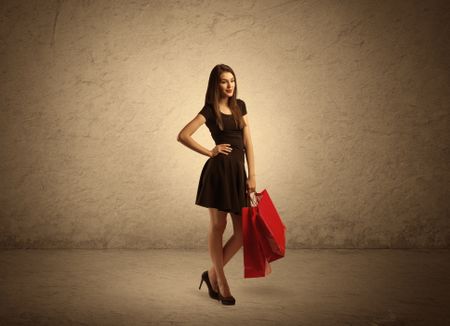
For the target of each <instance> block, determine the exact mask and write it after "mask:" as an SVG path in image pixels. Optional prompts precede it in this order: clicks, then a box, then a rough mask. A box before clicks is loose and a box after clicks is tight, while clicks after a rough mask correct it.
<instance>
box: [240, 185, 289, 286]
mask: <svg viewBox="0 0 450 326" xmlns="http://www.w3.org/2000/svg"><path fill="white" fill-rule="evenodd" d="M255 197H256V198H255V200H253V202H252V203H251V205H250V206H249V207H243V208H242V230H243V240H244V241H243V247H244V278H250V277H263V276H266V275H268V274H270V273H271V271H272V270H271V267H270V264H269V262H272V261H274V260H276V259H279V258H281V257H284V255H285V244H286V240H285V231H286V226H285V225H284V224H283V222H282V221H281V218H280V216H279V214H278V212H277V210H276V208H275V205H274V204H273V202H272V200H271V198H270V196H269V193H268V192H267V190H266V189H264V190H263V191H262V192H261V193H255Z"/></svg>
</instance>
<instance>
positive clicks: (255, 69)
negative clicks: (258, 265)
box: [0, 0, 450, 248]
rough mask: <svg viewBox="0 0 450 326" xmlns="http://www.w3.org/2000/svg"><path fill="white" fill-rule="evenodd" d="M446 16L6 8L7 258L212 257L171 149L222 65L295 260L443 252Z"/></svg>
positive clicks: (260, 8)
mask: <svg viewBox="0 0 450 326" xmlns="http://www.w3.org/2000/svg"><path fill="white" fill-rule="evenodd" d="M449 9H450V6H449V2H447V1H331V0H330V1H268V0H266V1H162V0H161V1H143V0H142V1H133V2H132V3H131V2H128V1H106V0H105V1H75V0H71V1H16V0H11V1H2V3H1V5H0V14H1V17H2V18H1V20H0V23H1V36H0V51H1V53H0V56H1V57H0V58H1V72H0V73H1V84H0V87H1V89H0V90H1V116H0V127H1V129H0V135H1V137H0V141H1V143H0V145H1V161H0V178H1V185H2V187H1V190H0V206H1V208H0V209H1V210H0V218H1V224H0V246H1V247H3V248H6V247H9V248H62V247H69V248H70V247H78V248H81V247H82V248H115V247H127V248H150V247H151V248H165V247H206V246H207V228H208V223H209V216H208V212H207V209H206V208H203V207H199V206H196V205H195V204H194V200H195V194H196V189H197V184H198V179H199V176H200V172H201V168H202V166H203V164H204V162H205V161H206V159H207V157H206V156H202V155H200V154H197V153H195V152H193V151H191V150H189V149H188V148H187V147H184V146H183V145H181V144H180V143H178V142H177V141H176V136H177V133H178V131H179V130H180V129H181V128H182V127H183V126H184V125H185V124H186V123H187V122H188V121H189V120H190V119H192V118H193V117H194V116H195V115H196V114H197V112H198V111H200V109H201V108H202V106H203V100H204V95H205V91H206V85H207V80H208V77H209V73H210V70H211V69H212V67H213V66H214V65H215V64H218V63H226V64H228V65H230V66H231V67H233V69H234V70H235V72H236V74H237V86H238V94H237V95H238V97H240V98H242V99H244V100H245V101H246V103H247V109H248V117H249V120H250V124H251V130H252V135H253V142H254V148H255V151H256V172H257V190H259V191H260V190H262V189H264V188H266V189H268V191H269V193H270V195H271V197H272V199H273V201H274V202H275V204H276V206H277V207H278V209H279V213H280V215H281V217H282V219H283V221H284V222H285V224H286V227H287V234H286V236H287V246H288V247H290V248H294V247H296V248H300V247H301V248H303V247H304V248H309V247H320V248H325V247H333V248H349V247H358V248H374V247H382V248H385V247H390V248H398V247H402V248H424V247H435V248H437V247H441V248H448V247H449V245H450V222H449V199H448V198H449V184H450V170H449V143H450V140H449V139H450V138H449V129H450V128H449V103H450V100H449V86H450V85H449V84H450V83H449V75H448V72H449V59H448V58H449V55H450V53H449V52H450V51H449V42H448V39H449V29H448V26H449V25H448V21H449V14H448V13H449ZM194 138H195V139H196V140H197V141H198V142H199V143H201V144H202V145H204V146H205V147H209V148H212V146H213V144H214V143H213V141H212V139H211V137H210V134H209V132H208V130H207V129H206V126H203V127H202V128H201V129H200V130H199V131H198V133H197V134H195V135H194ZM228 218H229V225H228V229H227V231H226V234H225V236H229V235H230V234H231V229H232V228H231V219H230V217H228Z"/></svg>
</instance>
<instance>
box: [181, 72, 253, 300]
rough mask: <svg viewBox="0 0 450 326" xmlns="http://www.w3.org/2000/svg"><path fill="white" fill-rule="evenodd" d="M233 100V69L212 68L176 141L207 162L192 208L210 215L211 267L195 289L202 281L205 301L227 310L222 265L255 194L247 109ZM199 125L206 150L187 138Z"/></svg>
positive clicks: (237, 243) (227, 293)
mask: <svg viewBox="0 0 450 326" xmlns="http://www.w3.org/2000/svg"><path fill="white" fill-rule="evenodd" d="M236 96H237V84H236V75H235V74H234V72H233V70H232V69H231V68H230V67H229V66H227V65H224V64H219V65H216V66H215V67H214V68H213V69H212V71H211V74H210V76H209V82H208V89H207V91H206V96H205V105H204V106H203V108H202V109H201V111H200V112H199V113H198V114H197V116H196V117H195V118H194V119H193V120H192V121H190V122H189V123H188V124H187V125H186V126H185V127H184V128H183V129H182V130H181V131H180V133H179V134H178V138H177V140H178V141H179V142H181V143H182V144H184V145H185V146H187V147H189V148H190V149H192V150H194V151H196V152H198V153H200V154H203V155H206V156H208V157H209V159H208V160H207V161H206V163H205V164H204V166H203V169H202V172H201V175H200V180H199V184H198V189H197V197H196V200H195V204H196V205H199V206H203V207H207V208H208V210H209V216H210V224H209V229H208V247H209V253H210V255H211V260H212V264H213V266H212V267H211V268H210V269H209V270H207V271H205V272H203V274H202V276H201V281H200V286H199V289H200V288H201V286H202V283H203V281H205V283H206V285H207V286H208V292H209V296H210V297H211V298H213V299H217V300H219V301H220V302H221V303H222V304H228V305H233V304H235V302H236V300H235V298H234V297H233V296H232V295H231V292H230V287H229V285H228V282H227V279H226V277H225V272H224V266H225V264H226V263H227V262H228V261H229V260H230V259H231V258H232V257H233V255H234V254H235V253H236V252H237V251H238V250H239V248H241V246H242V243H243V239H242V220H241V208H242V207H244V206H247V196H248V195H249V194H250V192H254V191H255V189H256V179H255V160H254V154H253V144H252V140H251V136H250V128H249V121H248V117H247V115H246V114H247V108H246V106H245V102H244V101H242V100H240V99H237V98H236ZM204 123H205V124H206V126H207V127H208V129H209V131H210V132H211V136H212V138H213V139H214V142H215V144H216V146H214V148H213V149H211V150H208V149H207V148H205V147H203V146H202V145H200V144H199V143H197V142H196V141H195V140H194V139H193V138H192V137H191V136H192V134H194V132H195V131H197V129H198V128H199V127H200V126H201V125H202V124H204ZM244 154H245V156H246V159H247V168H248V174H249V176H248V177H247V173H246V172H245V166H244ZM228 213H230V215H231V218H232V221H233V235H232V236H231V238H230V239H229V240H228V242H227V243H226V244H225V246H224V247H223V248H222V236H223V232H224V231H225V228H226V225H227V214H228Z"/></svg>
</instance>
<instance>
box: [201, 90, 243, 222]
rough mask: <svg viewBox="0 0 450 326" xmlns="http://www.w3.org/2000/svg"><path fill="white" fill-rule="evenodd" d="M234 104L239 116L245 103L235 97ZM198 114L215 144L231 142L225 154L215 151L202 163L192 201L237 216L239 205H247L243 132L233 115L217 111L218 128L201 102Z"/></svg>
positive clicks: (240, 207) (208, 108)
mask: <svg viewBox="0 0 450 326" xmlns="http://www.w3.org/2000/svg"><path fill="white" fill-rule="evenodd" d="M237 103H238V106H239V108H240V110H241V113H242V115H245V114H247V109H246V106H245V102H244V101H242V100H240V99H237ZM199 114H202V115H203V116H204V117H205V119H206V126H207V127H208V129H209V131H210V132H211V136H212V138H213V139H214V142H215V144H216V145H218V144H231V147H232V151H231V152H230V153H228V155H227V154H222V153H219V154H218V155H216V156H214V157H210V158H209V159H208V160H207V161H206V162H205V164H204V166H203V169H202V172H201V175H200V180H199V183H198V189H197V197H196V200H195V204H196V205H199V206H203V207H214V208H217V209H218V210H220V211H223V212H231V213H234V214H237V215H241V209H242V207H245V206H247V204H246V180H247V174H246V172H245V166H244V153H245V148H244V140H243V131H242V129H239V127H238V126H236V125H235V122H234V119H233V115H231V114H224V113H221V114H222V121H223V125H224V130H223V131H222V130H220V129H219V126H218V125H217V123H216V120H215V113H214V109H213V108H212V106H210V105H205V106H204V107H203V108H202V110H201V111H200V112H199Z"/></svg>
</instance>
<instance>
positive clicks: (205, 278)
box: [198, 271, 219, 300]
mask: <svg viewBox="0 0 450 326" xmlns="http://www.w3.org/2000/svg"><path fill="white" fill-rule="evenodd" d="M203 281H205V283H206V285H207V286H208V293H209V296H210V297H211V299H214V300H219V294H218V293H217V292H216V291H214V289H213V287H212V285H211V282H210V281H209V277H208V271H204V272H203V273H202V278H201V280H200V286H199V287H198V289H199V290H200V288H201V287H202V284H203Z"/></svg>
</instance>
